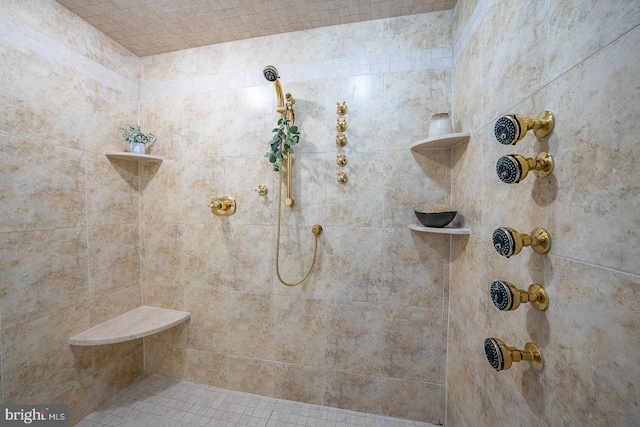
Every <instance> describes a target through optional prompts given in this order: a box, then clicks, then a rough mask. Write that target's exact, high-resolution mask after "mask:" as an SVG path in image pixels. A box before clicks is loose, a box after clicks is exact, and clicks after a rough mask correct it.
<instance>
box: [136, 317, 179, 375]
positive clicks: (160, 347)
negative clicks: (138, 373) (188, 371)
mask: <svg viewBox="0 0 640 427" xmlns="http://www.w3.org/2000/svg"><path fill="white" fill-rule="evenodd" d="M186 344H187V324H185V323H181V324H180V325H177V326H174V327H173V328H170V329H167V330H166V331H162V332H160V333H157V334H154V335H149V336H148V337H146V338H144V356H145V357H144V361H145V366H144V370H145V372H147V373H150V374H156V375H162V376H165V377H170V378H180V379H182V378H184V373H185V365H186V360H187V349H186Z"/></svg>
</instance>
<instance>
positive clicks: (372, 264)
mask: <svg viewBox="0 0 640 427" xmlns="http://www.w3.org/2000/svg"><path fill="white" fill-rule="evenodd" d="M323 236H324V238H323V246H322V249H323V251H324V259H323V263H324V265H325V272H324V273H325V274H324V279H325V282H326V285H327V299H329V300H350V301H367V302H378V300H379V298H380V286H381V285H382V283H381V274H382V267H381V262H380V261H381V256H382V243H381V242H382V230H381V229H380V228H373V227H362V228H356V227H344V228H343V227H330V228H329V227H327V228H326V229H325V231H324V232H323Z"/></svg>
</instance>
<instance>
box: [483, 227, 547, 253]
mask: <svg viewBox="0 0 640 427" xmlns="http://www.w3.org/2000/svg"><path fill="white" fill-rule="evenodd" d="M525 246H531V249H533V250H534V252H536V253H539V254H546V253H547V252H549V250H550V249H551V235H550V234H549V232H548V231H547V230H545V229H544V228H536V229H534V230H533V231H532V232H531V234H530V235H529V234H524V233H518V232H517V231H516V230H514V229H513V228H509V227H500V228H496V229H495V230H493V248H494V249H495V250H496V252H498V254H500V255H502V256H504V257H506V258H509V257H511V256H512V255H517V254H519V253H520V251H521V250H522V248H523V247H525Z"/></svg>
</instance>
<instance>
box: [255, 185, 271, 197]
mask: <svg viewBox="0 0 640 427" xmlns="http://www.w3.org/2000/svg"><path fill="white" fill-rule="evenodd" d="M253 191H257V192H258V195H260V196H266V195H267V193H268V192H269V190H268V189H267V187H265V186H264V185H258V189H257V190H253Z"/></svg>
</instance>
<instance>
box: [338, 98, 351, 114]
mask: <svg viewBox="0 0 640 427" xmlns="http://www.w3.org/2000/svg"><path fill="white" fill-rule="evenodd" d="M337 104H338V106H337V107H336V113H337V114H338V115H340V116H344V115H345V114H347V111H349V108H348V107H347V103H346V101H342V104H340V103H339V102H338V103H337Z"/></svg>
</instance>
